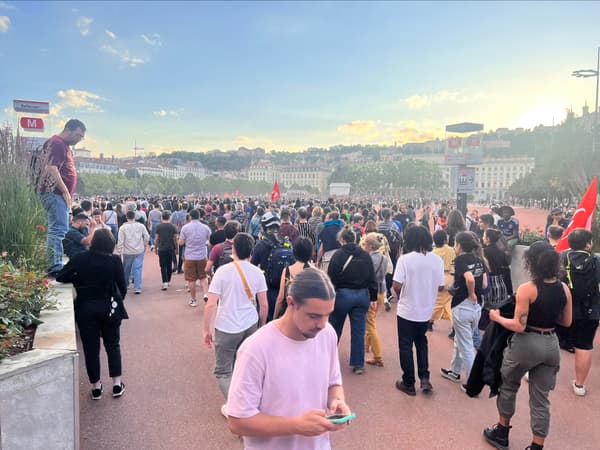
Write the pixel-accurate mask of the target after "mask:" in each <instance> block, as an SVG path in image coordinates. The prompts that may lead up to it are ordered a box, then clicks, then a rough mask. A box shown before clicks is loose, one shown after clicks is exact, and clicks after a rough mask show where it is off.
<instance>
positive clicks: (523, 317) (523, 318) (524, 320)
mask: <svg viewBox="0 0 600 450" xmlns="http://www.w3.org/2000/svg"><path fill="white" fill-rule="evenodd" d="M519 323H520V324H521V325H523V326H525V325H527V313H523V314H521V315H520V316H519Z"/></svg>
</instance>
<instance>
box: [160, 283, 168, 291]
mask: <svg viewBox="0 0 600 450" xmlns="http://www.w3.org/2000/svg"><path fill="white" fill-rule="evenodd" d="M168 287H169V283H163V285H162V288H161V290H162V291H166V290H167V288H168Z"/></svg>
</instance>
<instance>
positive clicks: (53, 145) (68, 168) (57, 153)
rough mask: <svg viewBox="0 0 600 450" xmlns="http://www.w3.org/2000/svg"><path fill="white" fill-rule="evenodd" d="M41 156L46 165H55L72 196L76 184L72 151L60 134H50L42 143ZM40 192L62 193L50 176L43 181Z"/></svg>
mask: <svg viewBox="0 0 600 450" xmlns="http://www.w3.org/2000/svg"><path fill="white" fill-rule="evenodd" d="M43 157H44V158H45V160H46V161H47V162H46V166H56V167H57V168H58V172H59V173H60V177H61V178H62V180H63V183H65V186H66V187H67V189H68V190H69V193H70V194H71V196H73V194H74V193H75V187H76V185H77V171H76V170H75V160H74V159H73V152H72V151H71V149H70V148H69V146H68V145H67V144H66V143H65V141H63V140H62V138H61V137H60V136H52V137H51V138H50V139H48V140H47V141H46V143H45V144H44V150H43ZM40 192H53V193H54V194H58V195H62V192H61V190H60V189H59V188H58V187H57V186H56V183H55V182H54V181H53V180H52V179H51V178H50V177H47V178H46V179H45V180H44V181H43V184H42V187H41V189H40Z"/></svg>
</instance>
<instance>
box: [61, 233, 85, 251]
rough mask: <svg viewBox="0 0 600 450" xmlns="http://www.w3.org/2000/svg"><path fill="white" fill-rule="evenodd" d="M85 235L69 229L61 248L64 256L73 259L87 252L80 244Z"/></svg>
mask: <svg viewBox="0 0 600 450" xmlns="http://www.w3.org/2000/svg"><path fill="white" fill-rule="evenodd" d="M86 235H87V233H85V234H84V233H82V232H81V231H79V230H78V229H77V228H73V227H70V228H69V231H67V234H66V235H65V238H64V239H63V248H64V252H65V255H67V256H68V257H69V258H73V257H74V256H75V255H78V254H79V253H83V252H86V251H87V247H86V246H85V245H83V244H82V243H81V241H82V239H84V238H85V237H86Z"/></svg>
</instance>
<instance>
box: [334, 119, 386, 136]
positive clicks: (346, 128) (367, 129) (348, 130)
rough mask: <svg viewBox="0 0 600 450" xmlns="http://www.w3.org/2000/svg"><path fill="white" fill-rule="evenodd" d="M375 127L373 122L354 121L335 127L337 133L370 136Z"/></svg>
mask: <svg viewBox="0 0 600 450" xmlns="http://www.w3.org/2000/svg"><path fill="white" fill-rule="evenodd" d="M376 127H377V124H376V123H375V121H373V120H355V121H353V122H350V123H346V124H344V125H340V126H339V127H337V130H338V132H340V133H343V134H358V135H361V134H371V133H373V132H374V131H376V130H375V128H376Z"/></svg>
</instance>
